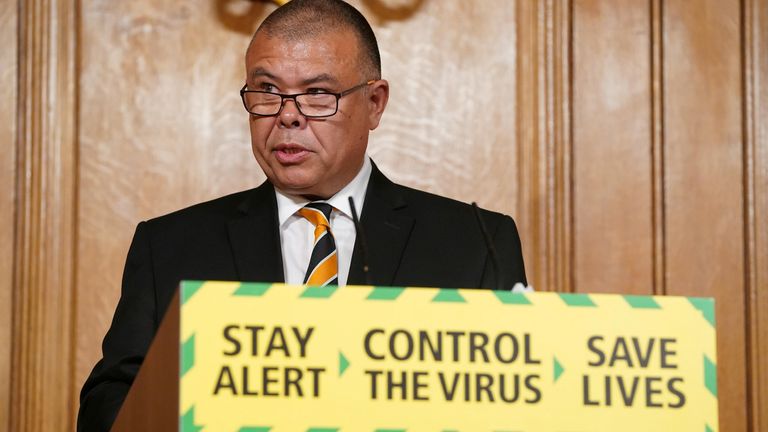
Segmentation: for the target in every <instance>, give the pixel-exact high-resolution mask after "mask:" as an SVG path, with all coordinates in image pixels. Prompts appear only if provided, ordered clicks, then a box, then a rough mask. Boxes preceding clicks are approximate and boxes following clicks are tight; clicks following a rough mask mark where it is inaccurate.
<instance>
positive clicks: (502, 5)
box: [352, 0, 518, 214]
mask: <svg viewBox="0 0 768 432" xmlns="http://www.w3.org/2000/svg"><path fill="white" fill-rule="evenodd" d="M352 3H353V4H354V3H359V4H361V6H362V7H361V10H362V11H363V12H364V13H365V14H366V15H367V16H368V17H370V18H371V21H372V24H373V25H374V31H375V32H376V35H377V38H378V40H379V46H380V49H381V51H382V69H383V74H384V77H385V78H387V79H388V80H389V81H390V84H391V95H390V100H389V106H388V107H387V111H386V112H385V113H384V117H383V119H382V124H381V126H380V127H379V129H377V130H376V131H374V133H373V135H372V137H371V144H370V154H371V155H372V157H373V158H374V160H376V161H377V162H378V163H379V165H381V166H382V168H383V169H384V171H385V173H387V174H389V175H390V177H391V178H392V179H393V180H396V181H399V182H402V183H404V184H408V185H411V186H413V187H416V188H420V189H424V190H428V191H431V192H434V193H438V194H441V195H445V196H449V197H452V198H456V199H460V200H463V201H477V202H478V204H480V205H481V206H484V207H489V208H493V209H495V210H499V211H504V212H506V213H509V214H514V213H515V210H516V208H517V204H518V203H517V195H518V192H517V182H516V181H514V179H515V174H516V167H517V163H518V162H517V151H516V139H515V127H514V125H515V117H516V109H517V107H516V86H515V77H516V62H515V58H516V43H515V41H516V32H515V25H514V24H513V23H514V22H515V19H516V17H515V10H516V7H515V2H512V1H508V0H493V1H483V2H466V1H424V2H405V3H411V4H413V5H414V6H413V8H411V9H408V8H406V9H405V10H408V14H407V16H404V17H401V18H397V19H394V18H388V17H387V15H386V14H382V13H381V12H380V8H377V7H373V5H374V4H384V3H387V2H375V1H367V2H352Z"/></svg>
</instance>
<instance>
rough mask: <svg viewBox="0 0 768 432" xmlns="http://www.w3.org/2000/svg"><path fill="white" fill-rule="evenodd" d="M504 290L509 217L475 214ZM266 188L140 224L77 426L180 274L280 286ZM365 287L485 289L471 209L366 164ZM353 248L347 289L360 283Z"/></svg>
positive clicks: (119, 373)
mask: <svg viewBox="0 0 768 432" xmlns="http://www.w3.org/2000/svg"><path fill="white" fill-rule="evenodd" d="M481 212H482V218H483V220H484V222H485V224H486V226H487V227H488V231H489V233H490V235H491V236H492V238H493V241H494V244H495V248H496V250H497V254H498V256H499V261H500V263H501V269H500V270H501V271H502V272H503V280H504V281H505V284H506V285H507V287H508V288H510V287H511V286H512V285H513V284H514V283H515V282H523V283H525V282H526V279H525V270H524V268H523V257H522V252H521V249H520V239H519V237H518V233H517V228H516V227H515V223H514V221H513V220H512V219H511V218H510V217H509V216H505V215H502V214H499V213H493V212H489V211H485V210H482V211H481ZM277 221H278V216H277V203H276V199H275V193H274V188H273V187H272V185H271V184H270V183H269V182H265V183H264V184H262V185H261V186H259V187H258V188H256V189H252V190H249V191H245V192H240V193H236V194H233V195H229V196H225V197H222V198H219V199H216V200H213V201H209V202H206V203H202V204H198V205H195V206H193V207H189V208H187V209H184V210H180V211H178V212H175V213H172V214H169V215H166V216H162V217H159V218H157V219H152V220H149V221H146V222H142V223H140V224H139V225H138V227H137V228H136V234H135V235H134V238H133V242H132V243H131V247H130V250H129V252H128V258H127V260H126V264H125V271H124V274H123V286H122V294H121V297H120V302H119V303H118V305H117V309H116V311H115V315H114V318H113V320H112V326H111V327H110V329H109V331H108V332H107V335H106V337H105V338H104V342H103V345H102V350H103V358H102V359H101V360H100V361H99V362H98V364H96V366H95V367H94V369H93V371H92V372H91V375H90V377H89V378H88V380H87V381H86V383H85V385H84V386H83V389H82V392H81V394H80V412H79V415H78V430H86V431H91V430H108V429H109V427H110V426H111V424H112V423H113V422H114V419H115V417H116V416H117V412H118V410H119V408H120V405H121V404H122V402H123V400H124V399H125V396H126V394H127V393H128V390H129V388H130V386H131V383H132V382H133V379H134V378H135V376H136V374H137V373H138V370H139V367H140V366H141V363H142V361H143V359H144V355H145V354H146V352H147V351H148V349H149V345H150V342H151V341H152V338H153V337H154V335H155V332H156V331H157V328H158V326H159V325H160V321H161V319H162V317H163V315H164V313H165V311H166V309H167V307H168V305H169V303H170V301H171V298H172V297H173V294H174V292H175V290H176V288H177V286H178V284H179V281H181V280H182V279H191V280H233V281H259V282H283V281H284V276H283V263H282V254H281V249H280V234H279V231H278V223H277ZM361 225H362V229H363V232H364V234H365V237H366V239H367V243H368V249H369V267H370V276H371V282H372V283H373V284H374V285H392V286H425V287H444V288H451V287H456V288H459V287H463V288H473V287H488V288H490V287H494V286H495V283H496V275H495V272H494V271H493V268H492V267H493V266H492V263H491V262H490V260H489V258H488V253H487V247H486V244H485V241H484V239H483V236H482V233H481V230H480V228H479V226H478V222H477V220H476V218H475V216H474V214H473V210H472V207H471V206H469V205H467V204H464V203H460V202H458V201H454V200H450V199H447V198H443V197H439V196H436V195H432V194H428V193H425V192H421V191H417V190H414V189H410V188H407V187H403V186H400V185H397V184H395V183H392V182H391V181H390V180H389V179H387V178H386V177H385V176H384V175H383V174H382V173H381V172H380V171H379V170H378V169H377V168H376V166H375V165H374V167H373V172H372V174H371V179H370V181H369V183H368V190H367V191H366V198H365V205H364V208H363V211H362V212H361ZM358 246H359V244H356V247H355V252H354V253H353V256H352V263H351V269H350V274H349V281H348V283H349V284H350V285H363V284H365V283H366V280H365V275H364V273H363V270H362V268H363V262H362V261H363V259H362V253H361V252H360V250H359V247H358Z"/></svg>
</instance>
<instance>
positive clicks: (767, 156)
mask: <svg viewBox="0 0 768 432" xmlns="http://www.w3.org/2000/svg"><path fill="white" fill-rule="evenodd" d="M743 25H744V44H745V45H744V55H745V62H744V67H745V71H744V77H745V81H746V82H745V86H744V88H745V93H746V94H745V117H746V121H745V134H746V140H745V144H746V145H745V157H744V162H745V166H746V176H745V179H746V181H745V185H746V189H747V191H746V192H747V193H746V194H745V195H746V201H747V205H746V208H745V209H746V211H747V218H746V220H747V229H746V233H747V236H748V238H747V248H746V250H747V266H748V269H747V270H748V271H747V278H746V281H747V296H748V297H747V300H748V309H747V312H748V317H749V322H748V327H747V331H748V337H747V348H748V354H749V359H748V360H749V373H750V376H749V382H748V390H749V392H748V397H750V398H751V403H750V405H749V419H748V421H749V426H751V430H753V431H764V430H768V361H766V359H768V1H766V0H747V1H745V2H744V24H743Z"/></svg>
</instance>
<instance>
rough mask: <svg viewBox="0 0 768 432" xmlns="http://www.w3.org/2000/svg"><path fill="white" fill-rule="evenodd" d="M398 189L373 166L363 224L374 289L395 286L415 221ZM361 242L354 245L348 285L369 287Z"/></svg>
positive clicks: (363, 213) (362, 217) (362, 214)
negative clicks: (367, 285) (394, 282)
mask: <svg viewBox="0 0 768 432" xmlns="http://www.w3.org/2000/svg"><path fill="white" fill-rule="evenodd" d="M406 207H407V203H406V201H405V199H404V197H403V196H402V194H401V193H400V191H399V189H398V187H397V185H395V184H394V183H392V182H391V181H390V180H389V179H388V178H386V177H385V176H384V174H382V173H381V171H379V169H378V168H377V167H376V165H375V164H374V165H373V171H372V172H371V179H370V180H369V182H368V190H367V191H366V196H365V204H364V205H363V211H362V213H361V216H360V217H361V220H360V224H361V225H362V228H363V232H364V234H365V237H366V239H367V243H368V256H369V262H368V265H369V268H370V270H369V273H370V275H371V283H373V284H374V285H392V281H393V280H394V278H395V275H396V274H397V270H398V267H399V265H400V258H401V257H402V255H403V251H404V250H405V246H406V245H407V244H408V238H409V237H410V235H411V230H412V229H413V224H414V219H413V217H411V216H410V215H409V214H408V213H407V209H406ZM363 264H364V263H363V256H362V251H361V249H360V240H359V239H357V240H356V241H355V248H354V253H353V254H352V263H351V266H350V271H349V278H348V284H350V285H364V284H366V283H367V282H366V278H365V274H364V272H363Z"/></svg>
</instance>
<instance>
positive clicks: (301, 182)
mask: <svg viewBox="0 0 768 432" xmlns="http://www.w3.org/2000/svg"><path fill="white" fill-rule="evenodd" d="M359 59H360V55H359V53H358V42H357V38H356V37H355V35H354V34H353V33H352V32H350V31H339V32H327V33H325V34H321V35H319V36H315V37H311V38H307V39H306V40H284V39H281V38H279V37H269V36H267V35H266V34H265V33H264V32H260V33H259V34H258V35H257V36H256V38H255V39H254V41H253V43H252V44H251V46H250V48H249V49H248V52H247V53H246V56H245V66H246V73H247V85H248V89H249V90H263V91H269V92H274V93H283V94H294V93H306V92H322V91H325V92H332V93H339V92H342V91H344V90H346V89H348V88H350V87H353V86H355V85H358V84H360V83H363V82H366V81H367V80H369V79H371V78H372V77H369V76H365V75H364V73H363V72H362V71H363V70H364V68H363V67H361V65H360V60H359ZM388 95H389V87H388V84H387V82H386V81H383V80H378V81H376V82H374V83H373V84H371V85H369V86H367V87H365V88H363V89H361V90H358V91H355V92H353V93H351V94H349V95H346V96H344V97H342V98H341V99H339V110H338V112H337V113H336V114H335V115H333V116H331V117H326V118H319V119H313V118H310V119H308V118H306V117H304V116H303V115H302V114H301V113H300V112H299V110H298V108H297V107H296V104H295V103H294V101H292V100H286V101H285V104H284V105H283V108H282V110H281V111H280V113H279V114H278V115H277V116H275V117H258V116H253V115H252V116H250V128H251V145H252V147H253V154H254V156H255V157H256V160H257V161H258V162H259V165H260V166H261V169H262V170H264V173H265V174H266V175H267V177H268V178H269V180H270V181H271V182H272V184H274V185H275V186H276V187H277V188H279V189H281V190H283V191H284V192H287V193H290V194H295V195H305V196H312V197H320V198H328V197H330V196H332V195H333V194H335V193H336V192H338V191H339V190H341V188H343V187H344V186H345V185H346V184H347V183H349V182H350V181H351V180H352V179H353V178H354V177H355V175H356V174H357V173H358V171H359V170H360V167H361V166H362V164H363V158H364V157H365V149H366V147H367V145H368V131H369V130H372V129H375V128H376V127H377V126H378V124H379V120H380V118H381V115H382V113H383V112H384V108H385V106H386V103H387V98H388Z"/></svg>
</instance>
